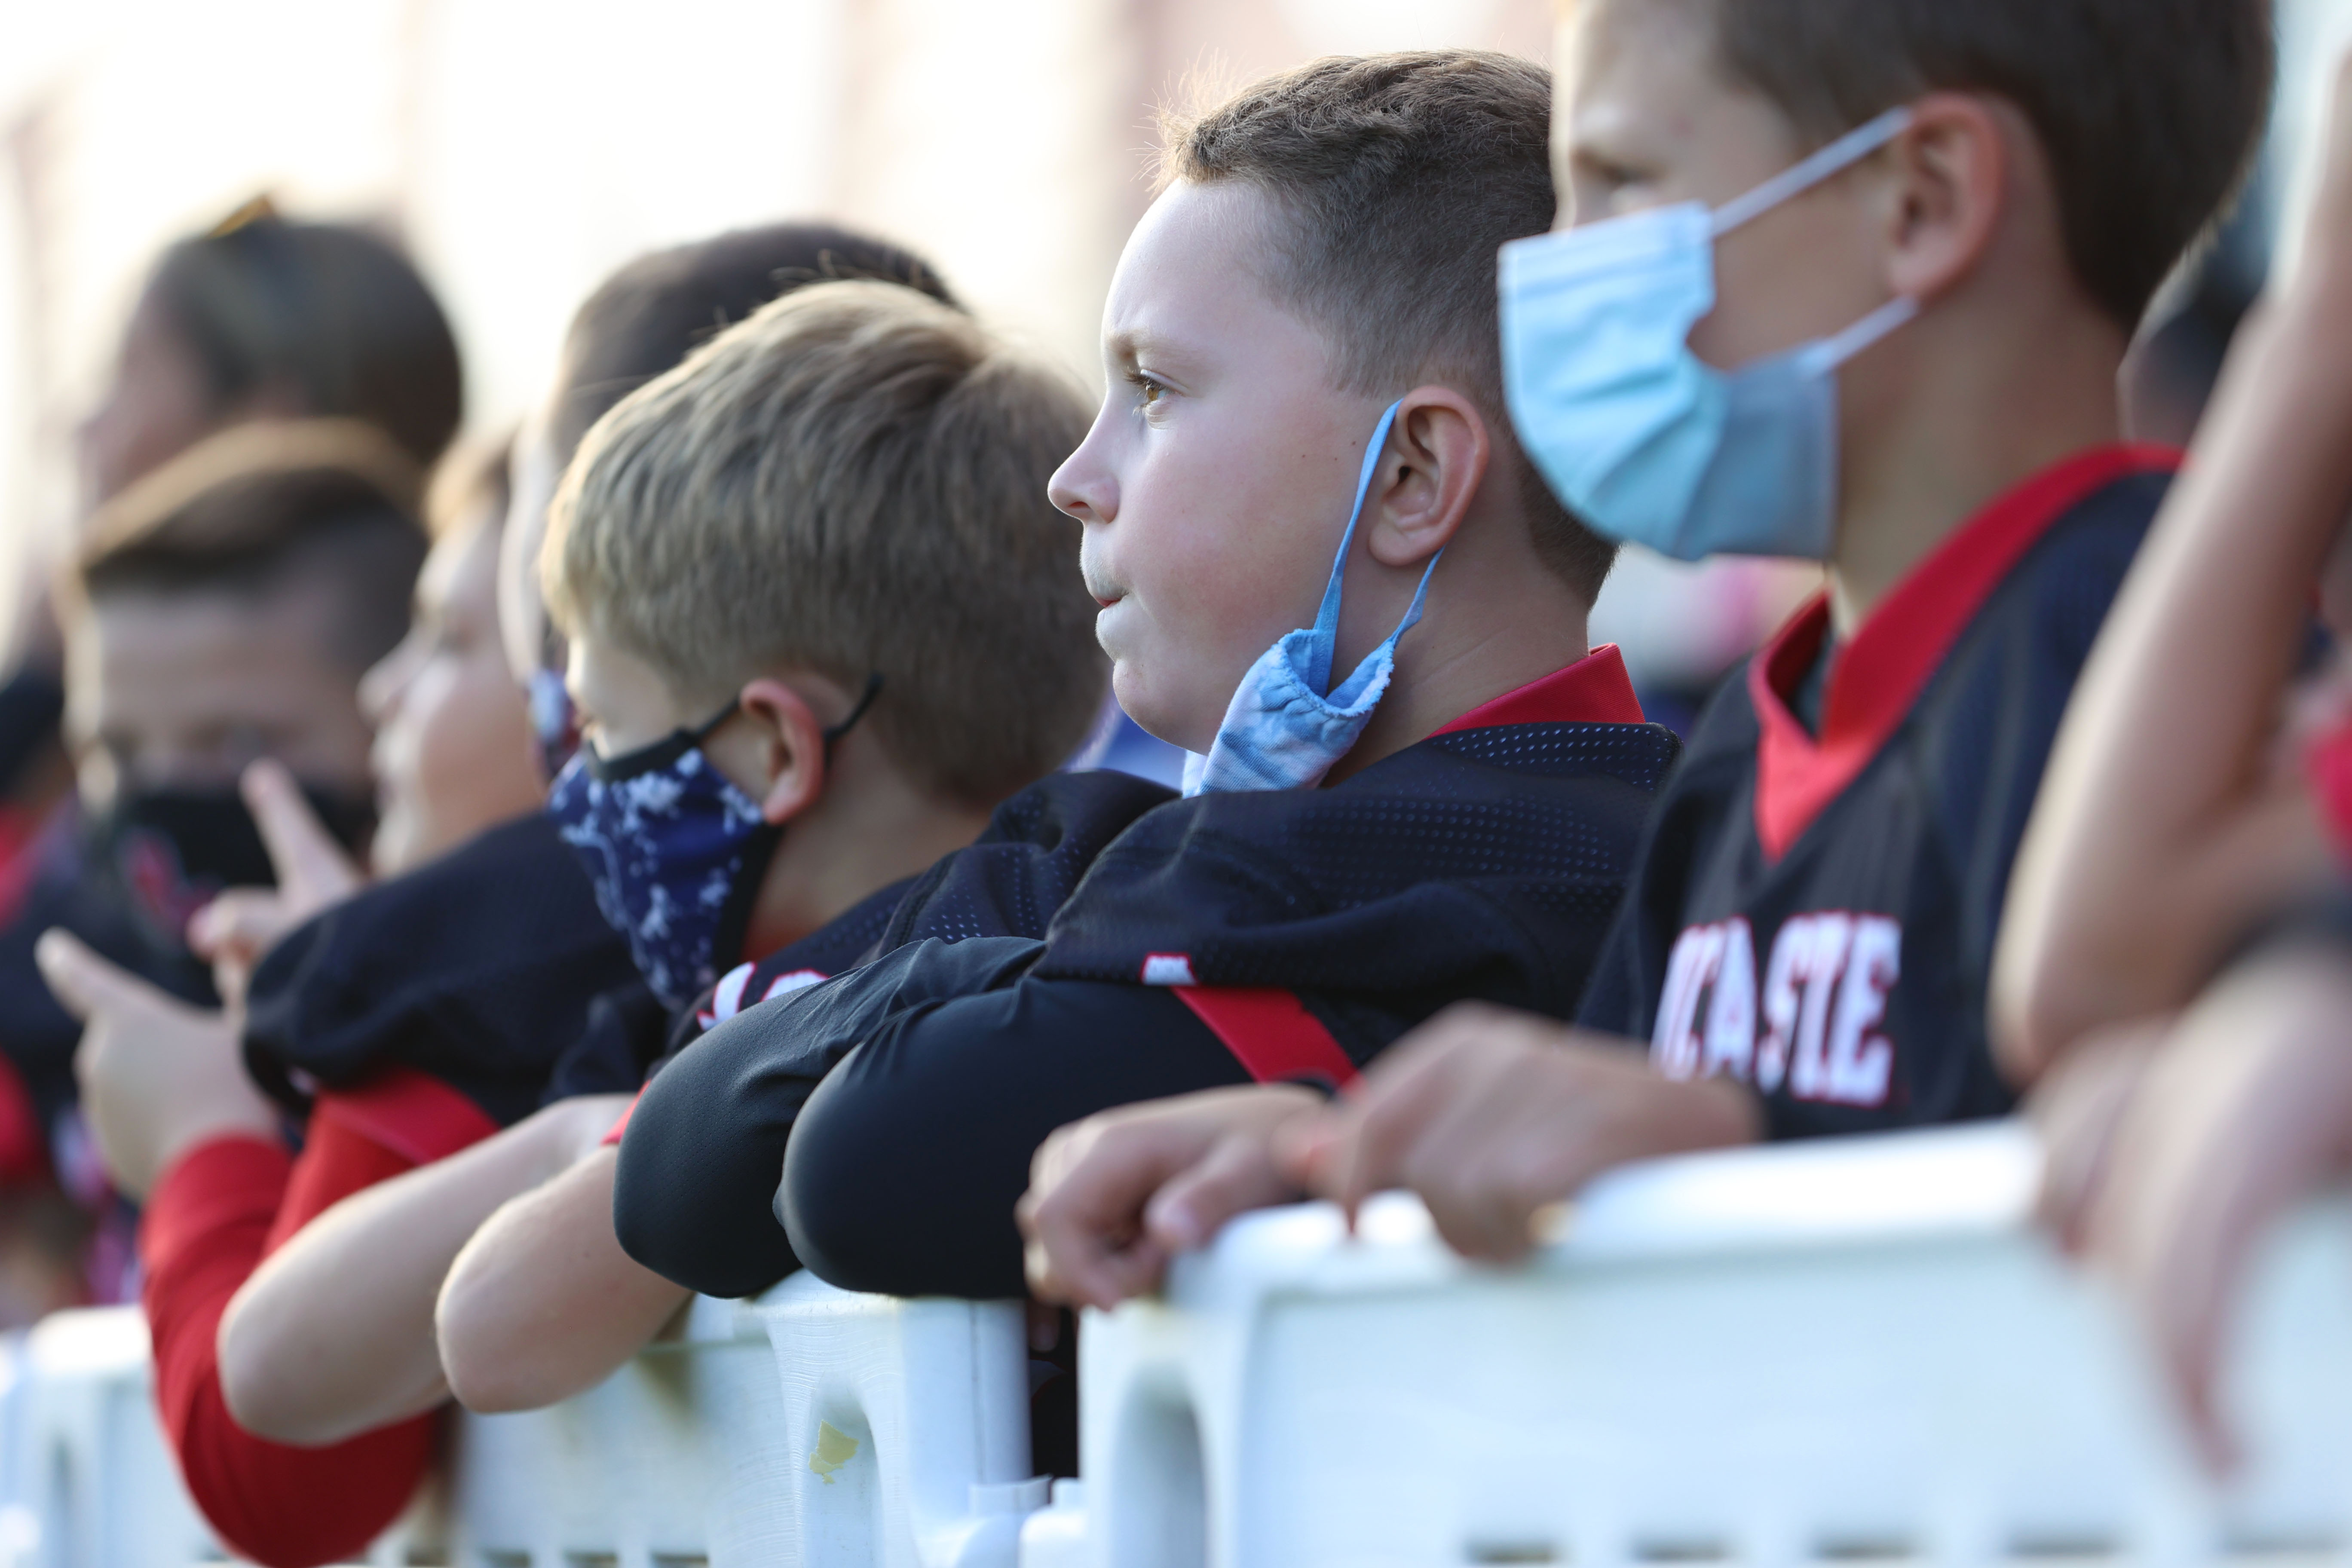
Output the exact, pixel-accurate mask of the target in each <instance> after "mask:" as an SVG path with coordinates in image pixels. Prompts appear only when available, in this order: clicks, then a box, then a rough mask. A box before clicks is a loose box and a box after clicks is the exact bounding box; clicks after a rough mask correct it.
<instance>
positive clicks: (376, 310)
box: [0, 200, 463, 919]
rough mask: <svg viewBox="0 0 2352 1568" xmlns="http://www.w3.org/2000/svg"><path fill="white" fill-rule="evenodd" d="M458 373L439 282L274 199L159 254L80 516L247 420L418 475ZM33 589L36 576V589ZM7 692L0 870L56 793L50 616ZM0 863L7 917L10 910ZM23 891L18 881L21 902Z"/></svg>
mask: <svg viewBox="0 0 2352 1568" xmlns="http://www.w3.org/2000/svg"><path fill="white" fill-rule="evenodd" d="M462 410H463V378H462V376H461V374H460V371H459V365H458V356H457V341H456V339H455V338H454V337H453V336H452V335H451V333H450V330H449V323H448V321H447V319H446V317H445V316H444V315H443V314H442V311H441V307H440V305H439V304H438V303H437V302H436V300H435V299H434V297H433V293H432V290H431V289H428V288H427V287H426V286H425V281H424V279H421V278H420V277H418V276H417V274H416V271H415V268H413V267H412V266H411V265H410V264H409V263H408V261H407V260H406V259H405V258H403V257H402V255H401V254H400V252H399V251H398V250H397V249H396V248H394V247H393V246H392V245H391V244H389V243H387V242H386V241H384V240H383V239H380V238H378V237H375V236H374V235H372V234H370V233H368V232H366V231H365V230H363V229H360V228H355V227H352V226H347V225H342V224H311V223H292V222H289V221H287V220H285V219H284V218H281V217H280V216H278V214H277V212H276V211H275V210H274V209H273V208H272V207H271V206H270V205H269V203H268V201H267V200H257V201H255V202H251V203H248V204H247V205H245V206H243V207H241V208H239V209H238V210H237V211H236V213H234V214H232V215H230V216H229V217H228V218H226V220H224V221H223V222H222V223H221V224H220V225H219V226H217V227H215V229H213V230H212V231H211V232H210V233H207V234H205V235H201V236H198V237H194V238H190V239H185V240H182V241H181V242H180V243H178V244H176V245H174V246H173V247H171V248H170V249H168V250H166V251H165V252H164V253H163V257H162V258H161V259H159V260H158V261H157V262H156V264H155V267H154V269H153V271H152V272H151V273H150V274H149V276H148V278H147V280H146V282H145V284H144V286H143V287H142V289H141V291H140V295H139V300H138V304H137V306H136V307H135V308H134V309H133V310H132V311H131V320H130V321H129V323H128V325H127V326H126V327H125V328H124V329H123V334H122V341H121V346H120V348H119V349H118V350H117V352H116V355H115V359H114V363H113V367H112V371H111V374H110V376H109V378H108V383H107V387H106V390H105V392H104V393H103V394H102V395H100V400H99V403H98V405H97V407H96V408H95V409H93V410H92V412H91V413H90V415H89V417H88V418H87V419H86V420H84V421H83V423H82V425H81V426H80V428H79V431H78V432H77V446H78V455H79V467H80V470H81V475H80V477H81V487H80V488H81V506H82V508H83V511H84V516H83V521H84V523H85V524H87V523H88V521H89V516H90V514H91V513H93V512H94V511H95V510H96V509H98V508H100V507H102V506H104V505H105V504H106V503H107V502H108V501H110V500H112V499H113V498H114V497H115V496H116V495H118V494H119V493H121V491H122V490H123V489H125V488H126V487H127V486H129V485H131V483H132V482H134V481H135V480H137V479H140V478H142V477H143V476H144V475H146V474H147V473H149V472H151V471H152V470H153V469H154V468H157V467H159V466H161V465H162V464H163V463H164V462H167V461H169V460H170V459H171V458H175V457H177V456H178V455H179V454H180V453H182V452H184V451H185V450H187V448H188V447H191V446H193V445H194V444H195V443H196V442H198V441H201V440H203V439H204V438H205V437H208V436H211V435H215V434H217V433H219V432H221V431H223V430H226V429H228V428H230V427H232V426H237V425H242V424H247V423H250V422H253V421H257V420H278V419H310V418H348V419H356V420H360V421H362V422H363V423H366V424H369V425H373V426H375V428H377V429H378V430H380V431H382V432H383V434H384V435H385V436H386V437H388V438H389V439H390V440H391V441H392V443H393V444H394V446H396V447H399V448H400V449H401V450H402V451H404V452H405V453H406V454H407V455H408V457H409V459H410V460H411V461H412V462H413V463H415V465H416V467H417V468H418V469H419V471H423V470H425V469H426V468H430V467H431V466H432V465H433V463H434V462H435V461H436V459H437V458H439V457H440V454H441V452H442V450H443V448H444V447H446V446H447V445H448V444H449V440H450V437H452V436H453V435H455V434H456V432H457V425H458V420H459V417H460V415H461V413H462ZM34 582H35V584H36V587H37V588H38V587H39V586H40V584H42V582H43V580H42V579H41V578H40V577H38V576H36V578H35V579H34ZM18 622H19V624H18V626H17V628H16V642H17V644H18V647H17V648H16V655H15V669H14V672H13V673H12V675H11V676H10V678H9V679H8V680H7V681H6V683H5V685H0V867H5V866H7V865H9V864H10V863H11V862H13V860H14V858H16V848H17V847H22V846H24V845H26V844H28V843H29V840H30V837H31V835H32V834H34V833H35V832H37V830H38V828H39V827H40V826H41V824H42V823H43V822H44V821H45V820H46V819H47V815H48V810H49V808H50V807H51V806H52V805H55V804H57V802H58V799H59V798H60V796H61V795H63V793H64V791H65V788H66V784H67V779H66V769H65V766H64V760H63V756H64V754H63V752H62V751H61V749H60V745H59V740H58V731H57V724H58V716H59V713H60V711H61V709H62V703H63V692H62V689H61V688H60V687H59V685H58V668H59V665H58V660H59V657H60V654H59V650H58V647H57V646H56V638H57V627H56V625H55V621H54V613H53V611H52V608H51V606H50V605H49V603H48V602H47V598H46V597H39V598H37V599H36V601H35V602H34V603H32V604H30V605H26V608H25V611H24V613H23V614H22V615H21V616H19V617H18ZM10 881H11V879H10V878H9V877H8V876H7V875H6V873H5V870H0V919H5V917H6V915H7V914H8V913H10V912H11V911H12V909H13V906H12V905H11V904H10V902H9V900H10V897H11V888H10ZM21 890H22V889H21V886H18V887H16V888H15V889H14V891H16V892H21Z"/></svg>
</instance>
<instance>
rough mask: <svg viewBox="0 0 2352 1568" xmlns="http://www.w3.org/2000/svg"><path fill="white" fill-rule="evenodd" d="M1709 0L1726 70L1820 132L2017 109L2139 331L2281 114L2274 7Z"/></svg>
mask: <svg viewBox="0 0 2352 1568" xmlns="http://www.w3.org/2000/svg"><path fill="white" fill-rule="evenodd" d="M1612 3H1614V4H1623V3H1625V0H1612ZM1685 3H1688V0H1685ZM1700 3H1702V4H1705V5H1707V6H1708V7H1710V9H1711V11H1712V14H1713V16H1714V20H1715V26H1716V34H1717V41H1718V45H1719V47H1720V48H1721V50H1722V56H1723V61H1724V64H1725V65H1726V67H1727V68H1728V70H1729V72H1730V74H1731V75H1732V76H1733V77H1735V78H1736V79H1739V80H1742V81H1744V82H1746V83H1748V85H1749V86H1752V87H1754V88H1755V89H1757V90H1758V91H1759V92H1761V93H1763V94H1764V96H1765V97H1767V98H1768V99H1769V100H1772V102H1773V103H1774V104H1776V105H1777V106H1778V107H1779V108H1780V111H1781V112H1782V113H1784V114H1786V115H1787V116H1788V117H1789V119H1790V122H1791V123H1793V124H1794V125H1795V126H1796V128H1797V130H1798V132H1800V133H1801V135H1803V136H1805V137H1806V138H1808V139H1809V140H1811V141H1814V142H1828V141H1830V140H1832V139H1833V138H1834V137H1836V136H1837V135H1839V134H1840V133H1841V132H1845V131H1849V130H1852V129H1853V127H1855V126H1857V125H1860V124H1862V123H1863V122H1864V121H1868V120H1870V119H1872V118H1874V116H1876V115H1879V114H1881V113H1884V112H1885V110H1889V109H1893V108H1895V106H1897V105H1898V104H1902V103H1906V102H1908V101H1910V100H1913V99H1916V98H1918V97H1920V96H1921V95H1922V94H1924V93H1927V92H1930V91H1935V90H1937V89H1947V90H1958V91H1964V92H1965V91H1974V92H1984V93H1991V94H1996V95H1998V96H2000V97H2001V98H2003V99H2006V100H2009V101H2010V102H2011V103H2013V104H2015V105H2016V106H2017V108H2018V110H2020V111H2021V113H2022V114H2023V115H2024V116H2025V118H2026V121H2028V122H2029V123H2030V124H2031V125H2032V127H2033V132H2034V135H2035V136H2036V137H2037V138H2038V139H2039V140H2040V142H2041V143H2042V153H2043V155H2044V156H2045V157H2046V158H2047V159H2048V160H2049V163H2050V171H2051V176H2052V180H2053V184H2055V187H2056V191H2057V201H2058V209H2059V220H2060V223H2061V225H2062V226H2063V231H2064V236H2065V242H2066V255H2067V258H2068V260H2069V261H2070V262H2071V263H2072V265H2073V267H2074V272H2075V275H2076V277H2077V279H2079V280H2080V281H2081V283H2082V285H2083V287H2084V290H2085V291H2086V292H2088V293H2089V294H2090V296H2091V297H2092V299H2093V300H2096V301H2097V303H2098V305H2099V307H2100V309H2101V310H2105V312H2106V313H2107V314H2108V315H2109V316H2110V317H2112V318H2113V319H2114V320H2115V321H2116V322H2118V323H2119V324H2121V325H2122V326H2123V327H2124V328H2125V329H2126V330H2127V331H2128V330H2130V329H2131V328H2133V327H2135V326H2136V325H2137V323H2138V321H2139V319H2140V316H2141V314H2142V313H2143V312H2144V311H2145V310H2147V304H2148V301H2149V300H2151V299H2153V298H2154V297H2155V294H2156V291H2157V289H2158V286H2159V285H2161V284H2162V283H2163V281H2164V279H2165V276H2166V275H2167V274H2168V272H2170V271H2171V269H2172V268H2173V266H2174V264H2175V263H2177V262H2178V261H2179V259H2180V258H2181V257H2182V255H2183V254H2185V253H2186V252H2187V251H2188V250H2189V247H2190V246H2191V245H2193V244H2194V243H2195V242H2196V241H2197V240H2198V238H2199V237H2200V236H2201V235H2202V234H2203V233H2204V232H2205V230H2206V228H2207V226H2209V225H2210V223H2211V222H2212V221H2213V219H2214V218H2215V216H2217V215H2218V214H2219V213H2220V212H2221V209H2222V207H2223V206H2224V205H2225V204H2226V203H2227V201H2228V200H2229V198H2230V197H2231V195H2232V193H2233V192H2234V191H2235V190H2236V188H2237V186H2238V184H2239V183H2240V181H2241V179H2242V177H2243V175H2244V174H2245V173H2246V170H2247V168H2248V167H2249V165H2250V164H2251V163H2252V158H2253V154H2254V152H2255V149H2256V148H2257V146H2258V145H2259V144H2260V142H2261V138H2262V133H2263V126H2264V124H2265V123H2266V122H2267V120H2268V116H2269V110H2270V95H2271V85H2272V80H2273V71H2274V69H2275V61H2274V56H2275V53H2276V45H2275V42H2274V39H2273V32H2272V21H2271V6H2270V4H2269V0H1700Z"/></svg>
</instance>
